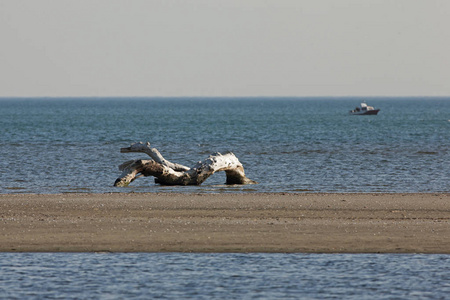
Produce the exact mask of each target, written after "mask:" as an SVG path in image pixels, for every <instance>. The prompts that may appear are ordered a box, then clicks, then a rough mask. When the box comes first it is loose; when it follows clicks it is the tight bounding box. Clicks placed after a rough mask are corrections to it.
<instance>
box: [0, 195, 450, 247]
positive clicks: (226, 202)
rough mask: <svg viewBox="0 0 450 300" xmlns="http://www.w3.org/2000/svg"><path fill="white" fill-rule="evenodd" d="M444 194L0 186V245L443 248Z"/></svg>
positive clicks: (447, 230) (449, 200)
mask: <svg viewBox="0 0 450 300" xmlns="http://www.w3.org/2000/svg"><path fill="white" fill-rule="evenodd" d="M449 196H450V194H439V193H437V194H433V193H430V194H285V193H279V194H172V193H167V194H156V193H155V194H154V193H112V194H82V193H81V194H54V195H36V194H1V195H0V224H1V229H0V251H2V252H41V251H46V252H304V253H308V252H315V253H447V254H450V197H449Z"/></svg>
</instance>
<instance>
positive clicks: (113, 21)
mask: <svg viewBox="0 0 450 300" xmlns="http://www.w3.org/2000/svg"><path fill="white" fill-rule="evenodd" d="M108 96H113V97H180V96H181V97H183V96H185V97H260V96H266V97H273V96H286V97H309V96H337V97H341V96H450V1H448V0H273V1H272V0H189V1H188V0H177V1H175V0H76V1H72V0H28V1H26V0H0V97H108Z"/></svg>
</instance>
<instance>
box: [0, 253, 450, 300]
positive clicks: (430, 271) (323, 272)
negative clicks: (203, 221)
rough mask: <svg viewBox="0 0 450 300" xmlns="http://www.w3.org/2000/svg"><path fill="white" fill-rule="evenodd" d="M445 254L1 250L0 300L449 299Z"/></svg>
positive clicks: (449, 279)
mask: <svg viewBox="0 0 450 300" xmlns="http://www.w3.org/2000/svg"><path fill="white" fill-rule="evenodd" d="M448 295H450V263H449V256H448V255H409V254H408V255H397V254H396V255H392V254H391V255H390V254H378V255H377V254H348V255H346V254H186V253H184V254H183V253H172V254H171V253H157V254H155V253H153V254H143V253H135V254H123V253H122V254H120V253H118V254H84V253H77V254H69V253H54V254H51V253H23V254H18V253H14V254H13V253H0V297H1V298H3V299H155V298H160V299H448Z"/></svg>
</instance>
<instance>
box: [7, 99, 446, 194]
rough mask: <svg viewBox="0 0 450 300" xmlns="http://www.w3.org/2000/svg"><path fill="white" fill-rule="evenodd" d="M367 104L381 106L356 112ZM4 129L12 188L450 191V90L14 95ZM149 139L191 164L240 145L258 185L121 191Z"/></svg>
mask: <svg viewBox="0 0 450 300" xmlns="http://www.w3.org/2000/svg"><path fill="white" fill-rule="evenodd" d="M364 100H365V101H366V102H367V104H369V105H371V106H374V107H376V108H380V112H379V114H378V115H376V116H373V115H372V116H354V115H350V114H349V111H350V110H351V109H353V108H355V107H356V106H358V105H359V104H360V102H361V101H364ZM0 128H1V133H0V155H1V156H0V177H1V178H2V180H1V186H0V193H2V194H9V193H39V194H41V193H43V194H47V193H114V192H124V193H129V192H163V193H164V192H181V193H254V192H263V193H266V192H288V193H304V192H308V193H318V192H325V193H333V192H337V193H341V192H342V193H356V192H362V193H380V192H394V193H413V192H423V193H433V192H449V191H450V98H364V99H360V98H311V99H310V98H212V99H209V98H129V99H128V98H61V99H59V98H58V99H56V98H51V99H46V98H38V99H8V98H3V99H1V100H0ZM140 141H142V142H150V144H151V145H152V147H154V148H156V149H158V150H159V151H160V152H161V154H162V155H163V156H164V157H165V158H166V159H167V160H169V161H172V162H175V163H180V164H183V165H186V166H193V165H194V164H195V163H196V162H198V161H202V160H205V159H206V158H207V157H208V156H209V155H210V154H212V153H215V152H220V153H226V152H233V153H234V154H235V155H236V156H237V157H238V159H239V160H240V161H241V163H242V164H243V166H244V169H245V172H246V174H247V177H249V178H250V179H253V180H256V181H257V182H258V183H259V184H256V185H245V186H226V185H224V182H225V174H224V173H223V172H222V173H217V174H214V175H213V176H212V177H210V178H209V179H208V180H207V181H205V182H204V183H203V184H202V185H200V186H189V187H186V186H184V187H173V186H172V187H167V186H160V185H157V184H155V183H154V180H153V178H151V177H146V178H139V179H137V180H135V181H134V182H133V183H132V184H131V185H130V186H128V187H126V188H117V187H113V184H114V181H115V180H116V178H117V177H119V176H120V174H121V172H120V171H119V169H118V166H119V165H120V164H121V163H123V162H125V161H128V160H132V159H141V158H142V159H149V157H148V156H146V155H145V154H141V153H120V148H122V147H128V146H129V145H130V144H132V143H135V142H140Z"/></svg>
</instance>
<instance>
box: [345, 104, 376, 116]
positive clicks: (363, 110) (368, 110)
mask: <svg viewBox="0 0 450 300" xmlns="http://www.w3.org/2000/svg"><path fill="white" fill-rule="evenodd" d="M379 111H380V109H378V108H373V106H368V105H367V104H366V103H365V102H363V103H361V106H360V107H356V108H355V109H354V110H351V111H350V114H351V115H376V114H378V112H379Z"/></svg>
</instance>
